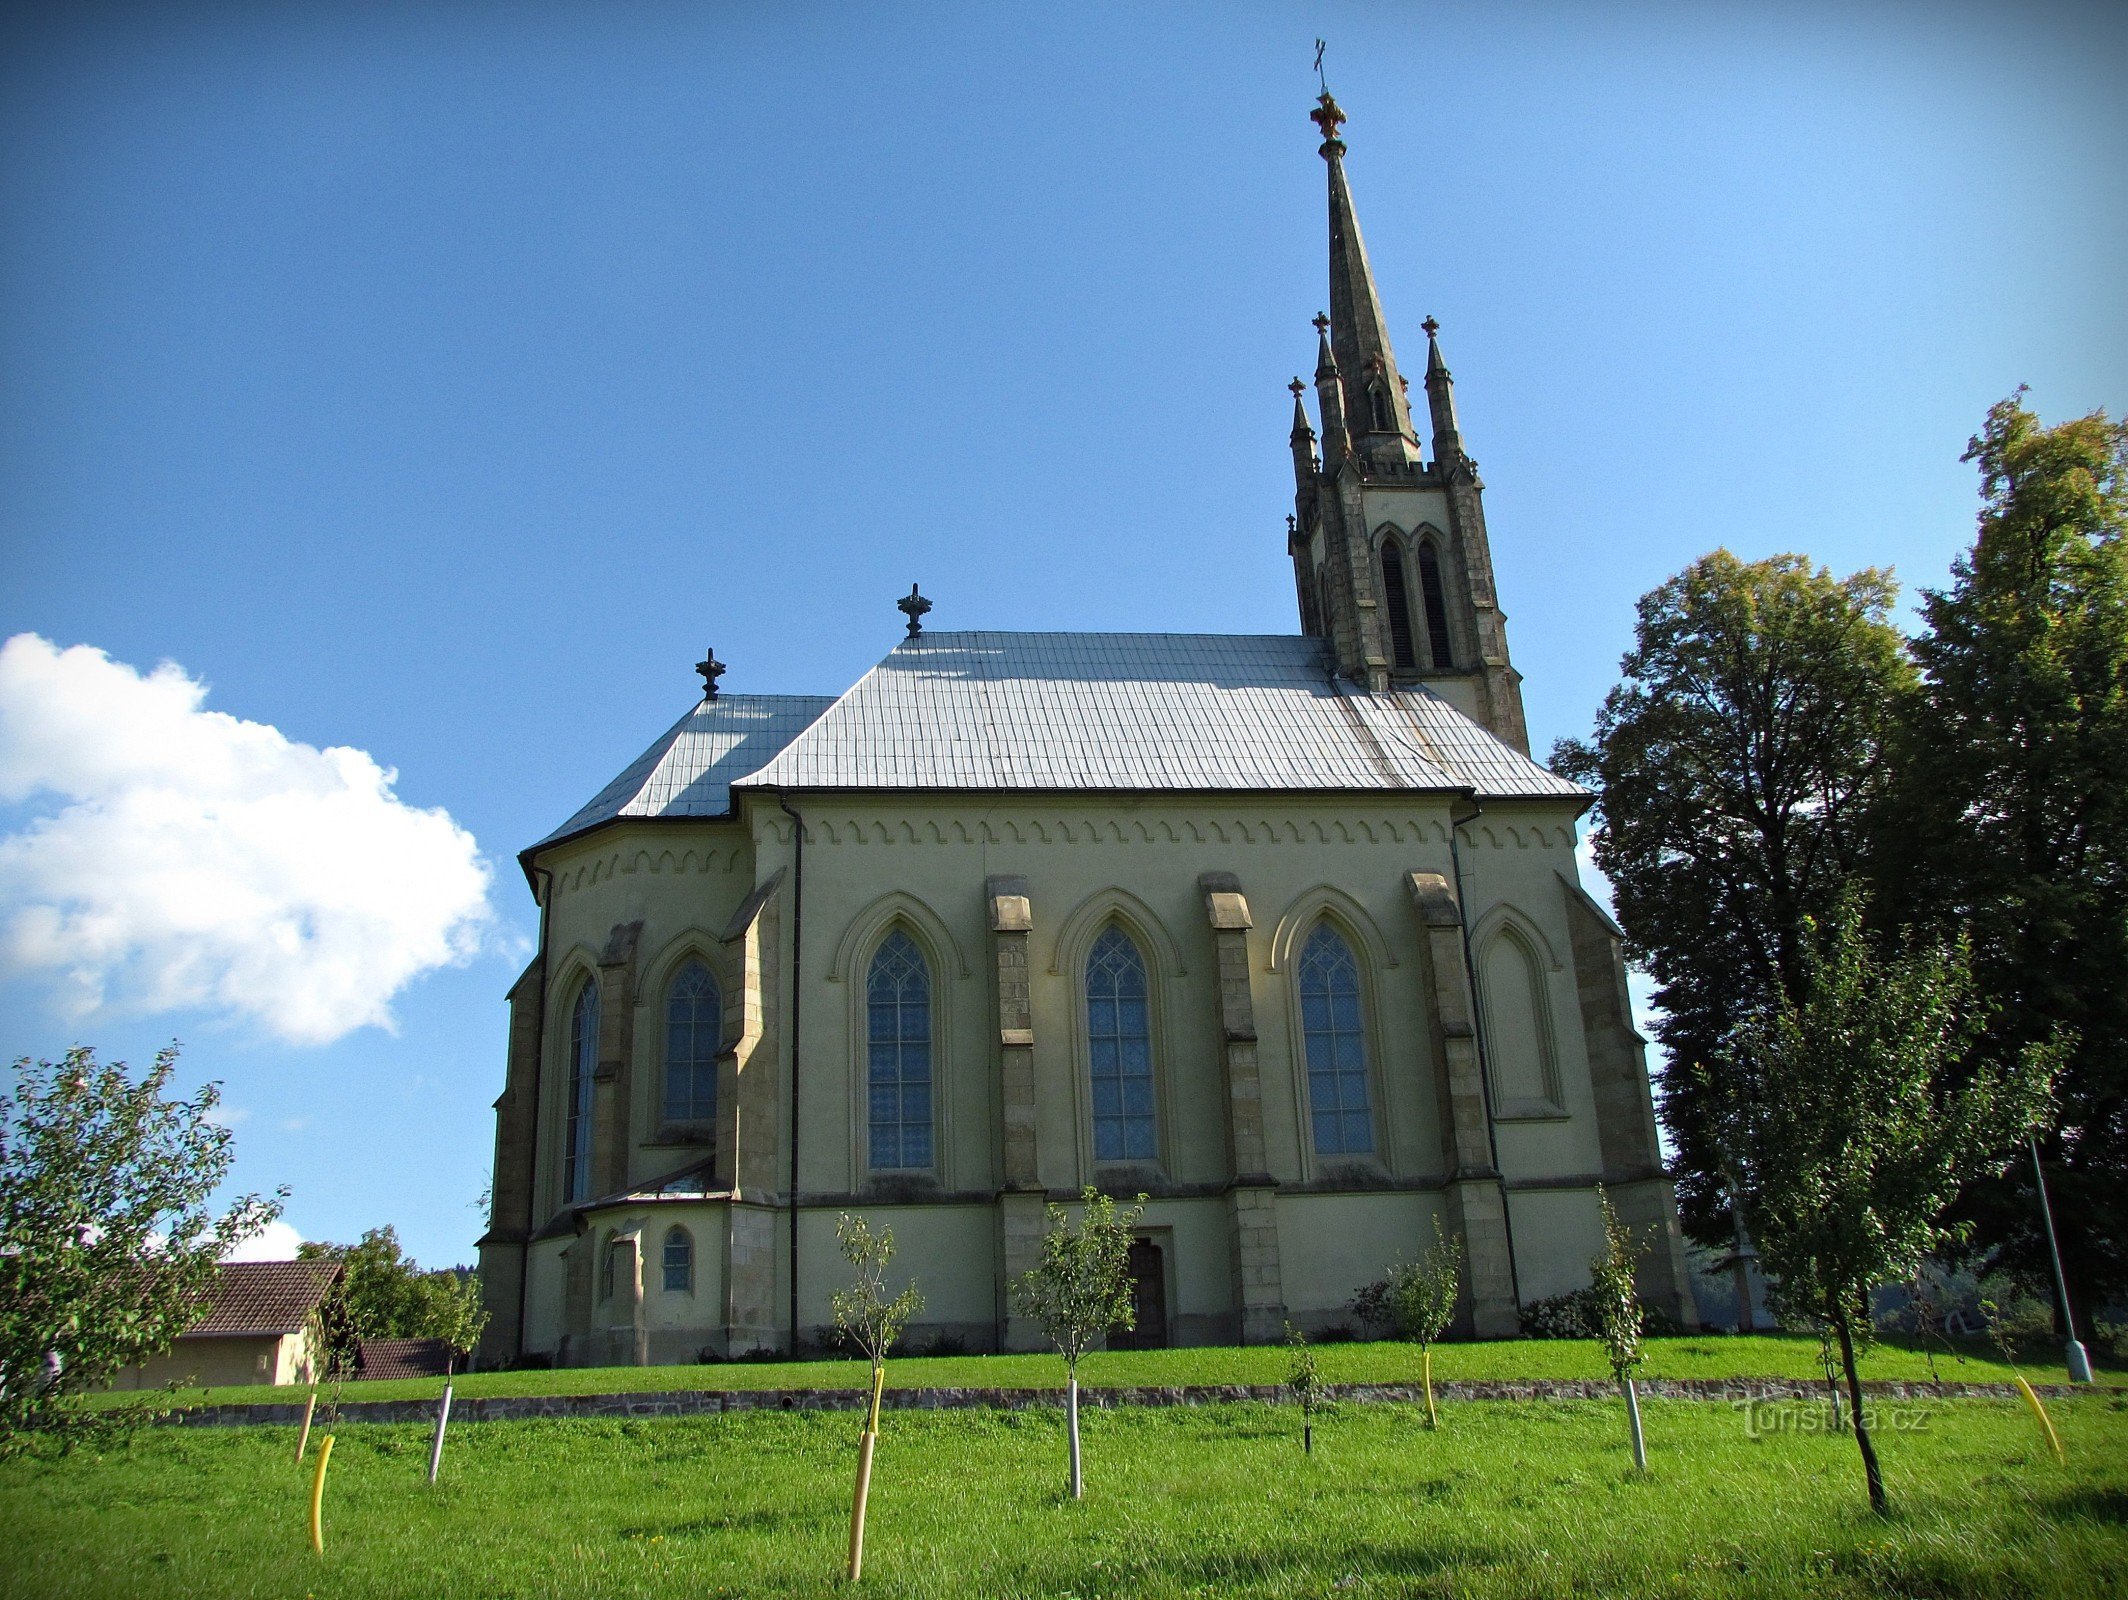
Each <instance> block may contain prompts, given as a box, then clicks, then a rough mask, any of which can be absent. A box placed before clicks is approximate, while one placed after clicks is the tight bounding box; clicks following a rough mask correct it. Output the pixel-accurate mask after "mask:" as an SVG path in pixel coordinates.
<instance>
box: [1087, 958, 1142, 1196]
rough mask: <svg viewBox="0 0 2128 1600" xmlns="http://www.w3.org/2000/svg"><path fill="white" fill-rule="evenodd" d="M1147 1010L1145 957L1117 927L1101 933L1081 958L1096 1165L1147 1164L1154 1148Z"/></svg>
mask: <svg viewBox="0 0 2128 1600" xmlns="http://www.w3.org/2000/svg"><path fill="white" fill-rule="evenodd" d="M1151 1012H1152V1007H1151V1005H1150V1003H1149V1001H1148V997H1147V985H1146V980H1145V957H1144V956H1143V955H1141V954H1140V953H1139V951H1138V947H1137V945H1135V944H1133V943H1132V942H1131V938H1130V935H1129V934H1127V933H1125V932H1124V931H1123V930H1122V929H1121V928H1113V927H1112V928H1108V929H1105V930H1103V932H1102V934H1101V937H1100V938H1098V939H1096V940H1095V941H1094V947H1093V950H1092V952H1091V953H1090V954H1089V955H1088V956H1087V958H1086V1042H1087V1049H1088V1053H1089V1056H1090V1058H1091V1066H1092V1075H1093V1102H1094V1159H1095V1160H1096V1161H1151V1160H1153V1159H1154V1156H1155V1153H1156V1151H1157V1149H1158V1136H1157V1135H1158V1130H1157V1127H1156V1125H1155V1121H1154V1116H1153V1032H1152V1015H1151Z"/></svg>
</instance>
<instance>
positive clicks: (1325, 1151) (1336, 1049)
mask: <svg viewBox="0 0 2128 1600" xmlns="http://www.w3.org/2000/svg"><path fill="white" fill-rule="evenodd" d="M1300 1018H1301V1034H1302V1037H1303V1038H1304V1039H1305V1040H1306V1043H1307V1056H1308V1121H1309V1123H1310V1125H1311V1126H1312V1127H1313V1128H1314V1130H1315V1153H1316V1154H1317V1155H1321V1156H1336V1155H1364V1154H1366V1153H1367V1152H1369V1151H1371V1150H1372V1149H1373V1148H1374V1115H1373V1111H1372V1108H1371V1107H1370V1106H1369V1105H1368V1103H1367V1041H1366V1029H1365V1026H1364V1025H1363V1023H1362V1021H1361V1016H1360V971H1359V963H1358V962H1357V961H1355V960H1354V959H1353V956H1352V946H1350V945H1349V944H1347V943H1345V941H1344V940H1343V939H1342V938H1340V937H1339V936H1338V933H1337V930H1336V929H1334V928H1332V927H1331V926H1330V925H1329V924H1328V923H1327V922H1326V923H1323V924H1321V925H1320V926H1318V927H1317V928H1316V930H1315V932H1313V933H1311V934H1310V935H1309V936H1308V942H1307V944H1306V945H1305V946H1303V947H1302V949H1301V954H1300Z"/></svg>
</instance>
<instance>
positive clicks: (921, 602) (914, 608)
mask: <svg viewBox="0 0 2128 1600" xmlns="http://www.w3.org/2000/svg"><path fill="white" fill-rule="evenodd" d="M894 609H895V610H896V611H899V612H900V613H901V614H902V615H903V616H905V617H907V618H908V619H909V637H910V638H912V639H913V638H915V637H916V636H917V635H918V634H920V633H922V632H923V631H924V613H925V612H926V611H929V610H930V609H931V602H930V601H928V600H926V599H925V598H924V597H923V596H922V595H920V594H918V593H917V592H916V585H915V584H913V583H912V584H910V585H909V592H908V594H907V595H906V596H904V597H903V598H902V599H899V600H897V601H895V602H894Z"/></svg>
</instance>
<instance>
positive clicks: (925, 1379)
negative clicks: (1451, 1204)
mask: <svg viewBox="0 0 2128 1600" xmlns="http://www.w3.org/2000/svg"><path fill="white" fill-rule="evenodd" d="M1983 1348H1984V1349H1986V1351H1987V1353H1986V1354H1985V1355H1983V1354H1982V1353H1981V1351H1982V1349H1983ZM1316 1353H1317V1356H1318V1359H1319V1360H1320V1363H1321V1368H1322V1377H1323V1381H1324V1382H1326V1383H1416V1382H1418V1381H1419V1350H1418V1346H1416V1345H1410V1344H1403V1343H1400V1342H1397V1341H1394V1340H1384V1341H1381V1342H1379V1343H1367V1344H1325V1345H1318V1346H1316ZM1647 1355H1648V1360H1647V1365H1646V1366H1645V1367H1643V1368H1642V1369H1641V1371H1642V1376H1644V1377H1649V1378H1815V1377H1819V1376H1820V1375H1821V1374H1820V1370H1819V1367H1818V1342H1817V1340H1816V1339H1813V1338H1807V1337H1790V1336H1786V1335H1779V1334H1770V1335H1753V1336H1742V1337H1740V1336H1737V1335H1733V1334H1731V1335H1718V1336H1713V1337H1704V1336H1703V1337H1691V1336H1687V1337H1681V1338H1672V1339H1650V1340H1648V1341H1647ZM1288 1359H1289V1358H1288V1357H1287V1354H1286V1352H1285V1351H1284V1350H1283V1349H1282V1348H1280V1347H1278V1346H1275V1345H1269V1346H1264V1345H1259V1346H1254V1347H1250V1348H1246V1349H1242V1348H1235V1347H1232V1346H1222V1347H1216V1348H1201V1349H1192V1350H1113V1351H1101V1352H1098V1353H1096V1354H1094V1355H1091V1356H1089V1357H1087V1358H1086V1361H1085V1364H1084V1365H1083V1366H1082V1367H1081V1368H1080V1377H1081V1380H1082V1381H1083V1382H1085V1383H1086V1384H1088V1385H1090V1386H1093V1387H1130V1386H1135V1385H1141V1384H1155V1385H1157V1384H1196V1383H1278V1382H1281V1381H1282V1380H1283V1379H1284V1377H1285V1372H1286V1366H1287V1362H1288ZM1861 1366H1862V1376H1863V1377H1864V1378H1882V1379H1895V1380H1909V1381H1921V1380H1926V1379H1927V1378H1928V1377H1929V1363H1928V1361H1927V1359H1926V1358H1925V1357H1924V1356H1923V1355H1922V1354H1921V1353H1920V1352H1919V1350H1918V1349H1915V1348H1909V1347H1908V1346H1907V1345H1905V1344H1901V1343H1897V1342H1890V1343H1881V1344H1878V1345H1876V1346H1875V1347H1873V1348H1872V1349H1871V1350H1870V1351H1869V1352H1868V1354H1866V1355H1865V1356H1864V1357H1863V1358H1862V1363H1861ZM2022 1370H2023V1372H2024V1374H2025V1376H2026V1377H2027V1378H2029V1379H2030V1380H2031V1381H2032V1382H2034V1383H2066V1382H2067V1381H2068V1373H2067V1372H2066V1371H2065V1370H2064V1369H2063V1367H2062V1364H2061V1360H2060V1355H2059V1352H2058V1351H2053V1350H2050V1351H2047V1352H2044V1353H2040V1354H2038V1355H2037V1356H2036V1359H2035V1360H2033V1361H2032V1362H2030V1363H2027V1364H2026V1365H2025V1366H2024V1367H2023V1369H2022ZM1433 1371H1434V1377H1435V1378H1436V1379H1453V1378H1471V1379H1480V1378H1486V1379H1511V1378H1607V1377H1609V1376H1610V1368H1609V1367H1608V1366H1607V1365H1605V1362H1604V1356H1603V1347H1602V1346H1601V1345H1599V1344H1597V1343H1596V1341H1595V1340H1593V1339H1503V1340H1495V1341H1490V1342H1468V1343H1458V1344H1444V1345H1438V1346H1436V1347H1435V1349H1434V1357H1433ZM1936 1373H1937V1374H1938V1375H1939V1376H1940V1377H1941V1378H1942V1379H1943V1381H1944V1382H1946V1383H2007V1382H2009V1379H2010V1369H2009V1368H2008V1367H2006V1366H2004V1365H2003V1364H2002V1363H2001V1362H2000V1361H1998V1360H1996V1359H1995V1357H1994V1354H1993V1349H1992V1347H1991V1346H1980V1345H1975V1346H1973V1347H1971V1348H1969V1349H1964V1350H1962V1351H1961V1352H1960V1354H1959V1355H1958V1356H1951V1355H1946V1354H1944V1353H1943V1352H1942V1350H1941V1348H1940V1346H1939V1348H1938V1351H1937V1355H1936ZM2121 1378H2122V1375H2121V1374H2119V1373H2116V1372H2108V1373H2105V1374H2102V1381H2108V1380H2110V1381H2113V1382H2119V1381H2121ZM867 1381H868V1380H867V1379H866V1377H865V1368H864V1366H863V1364H862V1363H860V1362H855V1361H732V1362H723V1363H719V1364H717V1365H714V1366H689V1367H571V1368H565V1369H563V1370H561V1371H558V1372H480V1373H474V1374H472V1375H470V1376H468V1377H464V1378H461V1379H459V1380H458V1389H457V1392H458V1393H459V1394H461V1395H518V1394H620V1393H629V1392H639V1391H642V1390H647V1389H859V1388H863V1387H865V1385H866V1383H867ZM1063 1382H1064V1368H1063V1364H1062V1362H1060V1361H1059V1360H1058V1359H1057V1357H1055V1356H1054V1355H1015V1356H903V1357H897V1358H896V1359H895V1360H893V1361H891V1362H889V1363H888V1365H887V1383H888V1385H889V1387H891V1388H897V1389H924V1388H997V1389H1050V1388H1058V1387H1061V1386H1062V1384H1063ZM440 1388H441V1383H440V1381H439V1380H437V1379H433V1378H431V1379H420V1380H409V1381H406V1382H397V1381H393V1382H377V1383H353V1384H349V1385H347V1387H346V1390H345V1395H346V1397H347V1398H348V1399H350V1400H409V1399H417V1398H427V1397H430V1396H433V1395H435V1394H436V1393H437V1392H438V1390H439V1389H440ZM296 1393H297V1391H294V1390H290V1389H273V1388H264V1387H251V1388H228V1389H193V1390H187V1391H185V1392H184V1393H183V1394H181V1395H180V1396H179V1401H180V1403H184V1404H199V1403H201V1402H203V1401H220V1402H238V1401H250V1400H264V1401H274V1400H280V1401H286V1400H288V1399H290V1398H291V1396H292V1395H295V1394H296ZM119 1398H121V1399H123V1398H127V1397H124V1396H121V1397H119Z"/></svg>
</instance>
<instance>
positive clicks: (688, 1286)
mask: <svg viewBox="0 0 2128 1600" xmlns="http://www.w3.org/2000/svg"><path fill="white" fill-rule="evenodd" d="M665 1292H666V1293H667V1294H693V1293H694V1292H695V1242H694V1239H693V1238H692V1237H691V1236H690V1235H689V1234H688V1232H687V1230H686V1229H685V1228H673V1229H671V1230H669V1231H668V1232H667V1233H666V1235H665Z"/></svg>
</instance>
